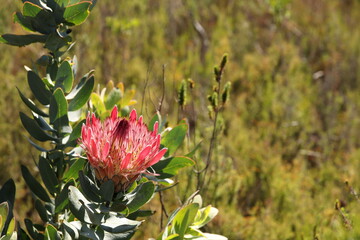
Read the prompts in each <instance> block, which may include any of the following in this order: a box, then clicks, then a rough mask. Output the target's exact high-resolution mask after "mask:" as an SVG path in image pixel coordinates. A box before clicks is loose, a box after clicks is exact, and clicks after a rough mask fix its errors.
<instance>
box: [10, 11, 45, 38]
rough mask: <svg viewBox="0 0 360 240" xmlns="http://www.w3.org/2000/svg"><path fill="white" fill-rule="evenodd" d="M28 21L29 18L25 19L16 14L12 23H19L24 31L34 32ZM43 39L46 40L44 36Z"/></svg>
mask: <svg viewBox="0 0 360 240" xmlns="http://www.w3.org/2000/svg"><path fill="white" fill-rule="evenodd" d="M30 19H31V18H30V17H25V16H24V15H22V14H21V13H19V12H16V13H15V14H14V22H15V23H19V24H20V25H21V26H22V27H23V28H24V30H26V31H30V32H35V31H36V30H35V29H34V27H33V26H32V24H31V21H30ZM38 36H41V35H38ZM44 38H45V39H46V36H44Z"/></svg>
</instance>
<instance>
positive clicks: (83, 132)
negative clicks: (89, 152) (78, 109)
mask: <svg viewBox="0 0 360 240" xmlns="http://www.w3.org/2000/svg"><path fill="white" fill-rule="evenodd" d="M85 128H86V126H85V125H84V124H83V125H82V127H81V138H82V140H83V141H86V139H87V134H86V130H85Z"/></svg>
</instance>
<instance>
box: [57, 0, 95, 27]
mask: <svg viewBox="0 0 360 240" xmlns="http://www.w3.org/2000/svg"><path fill="white" fill-rule="evenodd" d="M90 5H91V2H89V1H82V2H79V3H77V4H73V5H69V6H67V7H66V8H65V12H64V15H63V17H64V19H65V21H66V22H68V23H70V24H72V25H79V24H81V23H83V22H84V21H85V20H86V18H87V17H88V16H89V14H90V11H89V7H90Z"/></svg>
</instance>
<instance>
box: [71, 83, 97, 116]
mask: <svg viewBox="0 0 360 240" xmlns="http://www.w3.org/2000/svg"><path fill="white" fill-rule="evenodd" d="M94 82H95V79H94V76H91V77H90V78H89V79H88V80H87V81H86V82H85V84H84V85H82V86H80V87H78V86H79V85H78V86H77V87H76V88H79V89H78V92H77V93H76V95H75V97H74V99H72V100H71V102H70V104H69V111H75V110H78V109H80V108H81V107H82V106H84V104H85V103H86V102H87V101H88V100H89V98H90V95H91V93H92V91H93V89H94ZM76 88H75V89H76Z"/></svg>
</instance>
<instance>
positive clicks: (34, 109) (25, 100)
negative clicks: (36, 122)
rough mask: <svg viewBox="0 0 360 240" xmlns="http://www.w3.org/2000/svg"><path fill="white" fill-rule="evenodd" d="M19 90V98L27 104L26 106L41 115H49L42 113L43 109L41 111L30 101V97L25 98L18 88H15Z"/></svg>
mask: <svg viewBox="0 0 360 240" xmlns="http://www.w3.org/2000/svg"><path fill="white" fill-rule="evenodd" d="M16 89H17V90H18V92H19V95H20V98H21V100H22V101H23V102H24V103H25V105H26V106H28V108H30V110H31V111H33V112H35V113H37V114H39V115H40V116H43V117H48V116H49V115H47V114H46V113H44V112H43V111H41V110H40V109H39V108H38V107H36V106H35V104H34V102H33V101H31V100H30V99H28V98H26V97H25V96H24V95H23V94H22V93H21V92H20V90H19V89H18V88H16Z"/></svg>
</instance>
